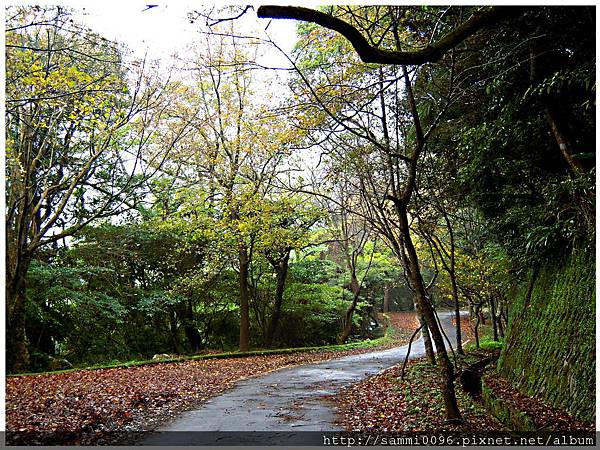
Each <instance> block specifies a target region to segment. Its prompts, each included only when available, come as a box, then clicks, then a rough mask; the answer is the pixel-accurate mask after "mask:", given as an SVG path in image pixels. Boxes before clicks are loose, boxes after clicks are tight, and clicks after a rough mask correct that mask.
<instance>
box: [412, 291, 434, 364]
mask: <svg viewBox="0 0 600 450" xmlns="http://www.w3.org/2000/svg"><path fill="white" fill-rule="evenodd" d="M415 309H416V310H417V319H418V320H419V325H420V326H421V334H422V335H423V343H424V344H425V354H426V355H427V359H428V360H429V364H431V365H432V366H435V365H436V360H435V351H434V350H433V343H432V342H431V333H429V327H428V326H427V323H426V321H425V318H424V317H423V313H422V312H421V307H420V306H419V304H418V303H417V302H416V301H415Z"/></svg>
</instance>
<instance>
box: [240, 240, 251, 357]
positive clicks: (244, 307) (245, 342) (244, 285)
mask: <svg viewBox="0 0 600 450" xmlns="http://www.w3.org/2000/svg"><path fill="white" fill-rule="evenodd" d="M239 262H240V279H239V282H240V352H247V351H248V350H249V348H250V307H249V301H248V300H249V292H248V288H249V287H248V273H249V266H250V258H249V257H248V250H247V249H246V247H245V246H243V245H242V246H240V251H239Z"/></svg>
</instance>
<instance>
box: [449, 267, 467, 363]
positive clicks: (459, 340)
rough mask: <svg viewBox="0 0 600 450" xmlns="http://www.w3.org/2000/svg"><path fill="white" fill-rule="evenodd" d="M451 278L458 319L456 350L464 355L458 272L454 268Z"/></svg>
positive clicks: (455, 318) (455, 311)
mask: <svg viewBox="0 0 600 450" xmlns="http://www.w3.org/2000/svg"><path fill="white" fill-rule="evenodd" d="M450 280H451V282H452V297H453V299H454V320H455V321H456V352H457V353H458V354H459V355H464V354H465V352H464V350H463V348H462V333H461V329H460V304H459V302H458V286H457V285H456V274H455V273H454V270H452V273H451V274H450Z"/></svg>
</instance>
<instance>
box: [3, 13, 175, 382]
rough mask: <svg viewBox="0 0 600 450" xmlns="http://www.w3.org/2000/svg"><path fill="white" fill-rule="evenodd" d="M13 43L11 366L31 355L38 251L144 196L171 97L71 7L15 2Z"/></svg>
mask: <svg viewBox="0 0 600 450" xmlns="http://www.w3.org/2000/svg"><path fill="white" fill-rule="evenodd" d="M6 49H7V54H6V105H7V107H6V146H7V148H6V180H7V183H6V243H7V252H6V275H7V280H6V298H7V330H8V333H7V345H8V349H9V351H8V355H9V359H8V367H9V368H11V369H13V370H17V371H18V370H23V369H25V368H26V366H27V359H28V355H27V345H26V336H25V298H26V283H25V281H26V275H27V271H28V269H29V266H30V264H31V262H32V260H33V258H34V257H35V255H36V253H37V252H38V251H39V250H40V249H41V248H43V247H45V246H48V245H55V244H56V243H57V242H58V241H60V240H64V239H65V238H67V237H69V236H72V235H73V234H74V233H76V232H77V231H79V230H81V229H82V228H84V227H85V226H86V225H88V224H90V223H91V222H92V221H94V220H97V219H100V218H106V217H110V216H114V215H117V214H121V213H123V212H124V211H127V210H129V209H131V208H132V207H134V206H135V204H136V203H137V199H138V198H139V197H140V196H141V195H142V193H141V191H140V189H139V188H140V186H141V182H142V181H143V180H144V179H146V178H147V177H148V176H149V175H150V172H152V170H153V169H152V168H151V167H150V169H149V163H152V165H153V166H154V167H156V165H157V164H160V158H161V156H159V155H157V154H156V153H153V152H151V151H150V150H149V145H150V144H151V143H152V139H153V136H154V131H153V130H151V127H153V126H156V124H157V120H158V119H159V117H161V116H162V115H163V113H164V108H165V105H166V104H168V99H167V98H166V97H167V94H166V93H165V92H164V91H163V87H162V86H161V84H160V82H158V80H156V79H153V78H151V77H149V74H148V73H146V71H145V70H144V69H143V67H141V68H140V69H138V70H137V71H133V72H131V71H128V69H127V68H126V65H125V63H124V55H123V51H122V50H121V49H119V47H118V46H117V45H116V44H114V43H112V42H109V41H107V40H105V39H103V38H102V37H100V36H98V35H97V34H95V33H93V32H91V31H89V30H87V29H85V28H83V27H81V26H79V25H77V24H75V23H74V22H73V21H72V19H71V16H70V15H69V13H68V12H66V11H65V10H63V9H62V8H47V9H46V8H41V7H34V8H26V7H15V8H9V9H8V10H7V22H6ZM131 75H133V77H134V79H133V80H131V79H130V78H129V77H130V76H131ZM159 94H160V95H159ZM183 130H184V128H180V129H178V130H173V135H172V136H171V141H172V142H173V141H175V140H177V139H178V137H179V136H180V135H181V133H182V132H183ZM167 150H168V148H164V149H163V152H166V151H167ZM163 155H164V153H163Z"/></svg>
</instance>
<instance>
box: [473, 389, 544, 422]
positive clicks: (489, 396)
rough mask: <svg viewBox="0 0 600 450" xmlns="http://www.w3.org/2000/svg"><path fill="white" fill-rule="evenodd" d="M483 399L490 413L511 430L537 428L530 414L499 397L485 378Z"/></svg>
mask: <svg viewBox="0 0 600 450" xmlns="http://www.w3.org/2000/svg"><path fill="white" fill-rule="evenodd" d="M481 401H482V403H483V406H484V407H485V408H486V409H487V410H488V411H489V412H490V414H492V415H493V416H494V417H495V418H496V419H498V420H499V421H500V422H501V423H502V424H503V425H504V426H506V427H507V428H509V429H510V430H513V431H517V432H521V431H536V430H537V426H536V424H535V422H534V421H533V419H532V418H531V417H530V416H528V415H527V414H526V413H525V412H523V411H519V410H517V409H515V408H514V407H513V406H511V405H509V404H508V403H507V402H505V401H504V400H502V399H501V398H500V397H498V396H497V395H496V394H495V393H494V391H493V390H492V389H491V388H490V387H489V386H488V385H486V383H485V379H484V380H482V384H481Z"/></svg>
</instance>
